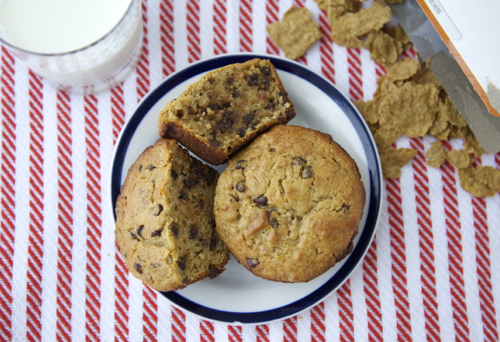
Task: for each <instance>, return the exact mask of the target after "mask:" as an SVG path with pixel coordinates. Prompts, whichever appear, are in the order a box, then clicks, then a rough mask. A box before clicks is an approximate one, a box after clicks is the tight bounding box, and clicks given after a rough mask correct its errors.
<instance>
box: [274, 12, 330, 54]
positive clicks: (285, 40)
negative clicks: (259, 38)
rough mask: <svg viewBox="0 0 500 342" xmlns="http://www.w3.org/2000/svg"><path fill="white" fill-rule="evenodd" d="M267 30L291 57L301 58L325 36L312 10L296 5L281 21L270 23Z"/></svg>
mask: <svg viewBox="0 0 500 342" xmlns="http://www.w3.org/2000/svg"><path fill="white" fill-rule="evenodd" d="M267 32H268V33H269V36H270V37H271V39H272V40H273V41H274V43H275V44H276V45H277V46H279V47H280V48H281V49H282V50H283V52H284V53H285V55H286V56H287V57H288V58H290V59H298V58H300V57H301V56H302V55H303V54H305V53H306V51H307V50H308V49H309V48H310V47H311V46H312V45H313V44H314V43H316V42H317V41H318V40H320V39H321V37H322V36H323V34H322V33H321V31H320V30H319V28H318V24H316V23H315V22H314V21H313V20H312V16H311V12H309V10H308V9H307V8H304V7H302V8H299V7H296V6H292V7H291V8H290V9H289V10H288V11H287V12H286V13H285V15H284V16H283V19H282V20H281V21H280V22H276V23H272V24H270V25H268V26H267Z"/></svg>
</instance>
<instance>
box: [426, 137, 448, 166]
mask: <svg viewBox="0 0 500 342" xmlns="http://www.w3.org/2000/svg"><path fill="white" fill-rule="evenodd" d="M446 152H447V151H446V148H445V147H444V146H443V144H442V143H441V142H440V141H436V142H433V143H431V148H430V149H428V150H427V152H425V158H426V159H427V160H426V161H425V162H426V163H427V165H429V166H430V167H434V168H439V167H441V165H443V164H444V162H445V161H446Z"/></svg>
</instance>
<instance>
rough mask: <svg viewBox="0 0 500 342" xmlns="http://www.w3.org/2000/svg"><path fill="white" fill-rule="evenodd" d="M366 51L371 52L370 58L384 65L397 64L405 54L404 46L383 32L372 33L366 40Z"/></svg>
mask: <svg viewBox="0 0 500 342" xmlns="http://www.w3.org/2000/svg"><path fill="white" fill-rule="evenodd" d="M365 49H367V50H368V51H370V58H371V59H373V60H374V61H375V62H377V63H379V64H382V65H390V64H394V63H396V62H397V60H398V57H399V55H400V54H401V52H403V44H402V43H401V42H400V41H397V40H395V39H394V38H392V37H391V36H390V35H388V34H387V33H384V32H382V31H372V32H370V33H369V34H368V36H367V37H366V40H365Z"/></svg>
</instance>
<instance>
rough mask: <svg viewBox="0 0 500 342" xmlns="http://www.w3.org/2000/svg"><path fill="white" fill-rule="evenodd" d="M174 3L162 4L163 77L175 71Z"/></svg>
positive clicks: (164, 0) (167, 1)
mask: <svg viewBox="0 0 500 342" xmlns="http://www.w3.org/2000/svg"><path fill="white" fill-rule="evenodd" d="M173 22H174V1H173V0H163V1H161V3H160V40H161V52H162V54H161V62H162V72H163V76H168V75H170V74H171V73H173V72H174V71H175V48H174V26H173Z"/></svg>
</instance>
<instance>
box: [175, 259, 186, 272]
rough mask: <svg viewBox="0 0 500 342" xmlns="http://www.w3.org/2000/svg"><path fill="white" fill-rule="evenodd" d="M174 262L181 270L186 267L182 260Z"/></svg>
mask: <svg viewBox="0 0 500 342" xmlns="http://www.w3.org/2000/svg"><path fill="white" fill-rule="evenodd" d="M176 263H177V265H178V266H179V268H180V269H181V271H184V270H185V269H186V264H185V263H183V262H182V261H180V260H177V261H176Z"/></svg>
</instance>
